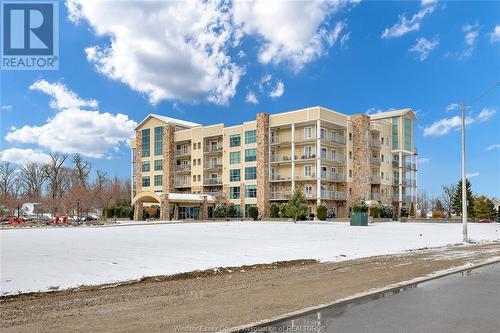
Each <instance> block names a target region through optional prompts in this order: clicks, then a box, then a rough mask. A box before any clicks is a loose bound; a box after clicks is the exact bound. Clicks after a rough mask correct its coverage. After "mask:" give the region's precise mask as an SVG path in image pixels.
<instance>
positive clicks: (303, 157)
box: [295, 154, 316, 161]
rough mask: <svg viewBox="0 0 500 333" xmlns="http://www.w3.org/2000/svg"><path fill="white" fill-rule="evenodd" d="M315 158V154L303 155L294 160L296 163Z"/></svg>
mask: <svg viewBox="0 0 500 333" xmlns="http://www.w3.org/2000/svg"><path fill="white" fill-rule="evenodd" d="M315 158H316V154H304V155H300V156H299V158H295V160H296V161H298V160H312V159H315Z"/></svg>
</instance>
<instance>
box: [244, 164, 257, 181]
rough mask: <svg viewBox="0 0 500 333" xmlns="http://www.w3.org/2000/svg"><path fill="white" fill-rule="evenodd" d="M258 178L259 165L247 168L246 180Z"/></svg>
mask: <svg viewBox="0 0 500 333" xmlns="http://www.w3.org/2000/svg"><path fill="white" fill-rule="evenodd" d="M252 179H257V167H246V168H245V180H252Z"/></svg>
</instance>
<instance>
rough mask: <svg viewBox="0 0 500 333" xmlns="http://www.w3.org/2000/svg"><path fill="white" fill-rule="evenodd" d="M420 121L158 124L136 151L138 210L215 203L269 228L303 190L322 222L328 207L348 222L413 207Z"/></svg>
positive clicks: (316, 113)
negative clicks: (180, 201) (374, 211)
mask: <svg viewBox="0 0 500 333" xmlns="http://www.w3.org/2000/svg"><path fill="white" fill-rule="evenodd" d="M415 120H416V118H415V115H414V113H413V112H412V110H411V109H402V110H395V111H389V112H383V113H378V114H375V115H364V114H358V115H346V114H342V113H339V112H336V111H332V110H329V109H326V108H323V107H319V106H318V107H311V108H306V109H301V110H295V111H289V112H283V113H278V114H272V115H270V114H266V113H259V114H257V116H256V119H255V120H251V121H247V122H244V123H242V124H239V125H235V126H230V127H225V126H224V125H223V124H215V125H208V126H204V125H201V124H196V123H190V122H186V121H182V120H178V119H173V118H168V117H164V116H160V115H149V116H148V117H146V118H145V119H144V120H143V121H142V122H141V123H140V124H139V125H138V126H137V128H136V139H135V140H132V141H131V144H130V146H131V149H132V156H133V157H132V167H131V170H132V178H133V181H132V184H133V186H134V189H133V198H132V200H133V202H134V203H136V202H137V201H138V200H140V201H141V205H142V203H148V202H146V200H145V199H144V198H147V200H150V201H152V202H149V203H150V204H151V203H152V204H157V205H160V206H161V205H162V199H161V198H162V196H165V195H166V194H167V193H196V194H198V193H208V194H212V195H214V196H215V197H217V198H218V200H220V201H223V202H229V203H233V204H234V205H236V206H237V209H238V210H239V211H240V212H241V215H242V216H245V214H246V212H247V210H248V208H249V207H250V206H256V207H257V208H258V210H259V216H260V217H261V218H266V217H268V216H269V205H270V203H272V202H275V203H277V204H280V203H284V202H286V201H287V200H288V198H289V197H290V194H291V193H292V192H293V190H294V189H299V190H301V191H303V192H304V193H305V195H306V197H307V198H308V200H309V203H310V207H311V212H312V213H315V210H316V207H317V205H318V204H319V203H321V202H323V203H324V204H325V205H326V206H327V207H328V210H329V212H333V213H334V214H335V216H337V217H347V216H348V214H349V211H350V207H351V206H352V204H353V203H354V202H355V201H356V200H360V199H364V200H373V201H378V202H380V203H385V204H393V205H394V206H395V207H397V208H400V207H403V206H408V207H409V205H410V204H411V202H415V199H416V194H417V171H416V164H417V158H416V149H415V147H414V142H413V123H414V121H415ZM159 128H161V130H160V129H159ZM160 132H161V137H160ZM160 138H161V140H160ZM160 141H161V142H160ZM160 166H161V167H160ZM160 178H161V181H160ZM154 198H159V199H158V200H156V199H154ZM155 201H156V202H155ZM169 204H170V205H172V203H170V202H169ZM205 213H206V212H205ZM205 213H204V214H205ZM208 214H209V213H208ZM201 216H204V215H203V214H201V213H200V217H201Z"/></svg>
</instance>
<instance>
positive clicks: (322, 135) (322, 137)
mask: <svg viewBox="0 0 500 333" xmlns="http://www.w3.org/2000/svg"><path fill="white" fill-rule="evenodd" d="M321 139H326V129H324V128H322V129H321Z"/></svg>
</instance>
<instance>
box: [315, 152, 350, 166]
mask: <svg viewBox="0 0 500 333" xmlns="http://www.w3.org/2000/svg"><path fill="white" fill-rule="evenodd" d="M321 158H322V159H324V160H328V161H332V162H334V163H340V164H343V163H345V155H342V154H332V153H321Z"/></svg>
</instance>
